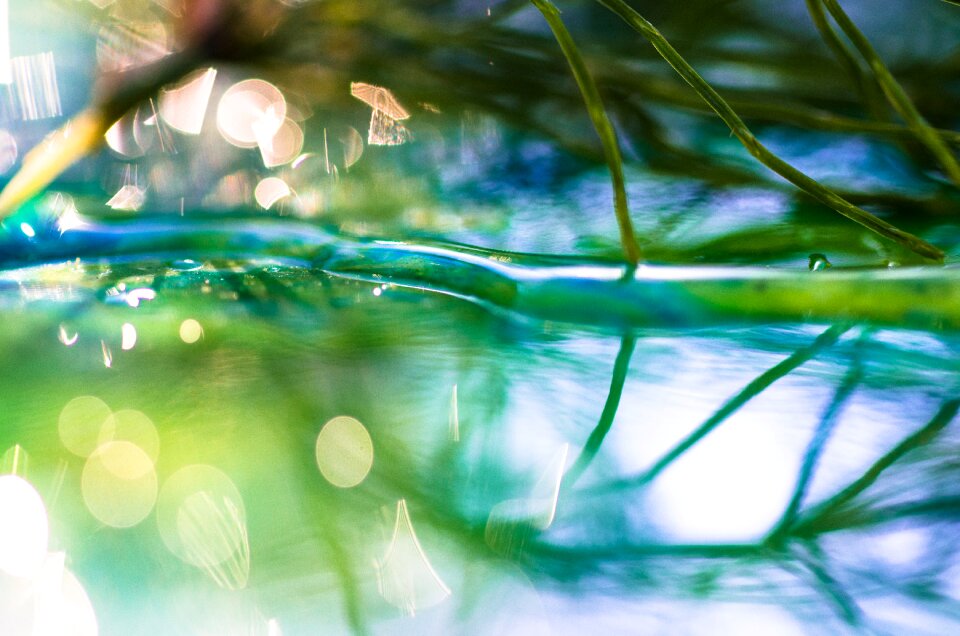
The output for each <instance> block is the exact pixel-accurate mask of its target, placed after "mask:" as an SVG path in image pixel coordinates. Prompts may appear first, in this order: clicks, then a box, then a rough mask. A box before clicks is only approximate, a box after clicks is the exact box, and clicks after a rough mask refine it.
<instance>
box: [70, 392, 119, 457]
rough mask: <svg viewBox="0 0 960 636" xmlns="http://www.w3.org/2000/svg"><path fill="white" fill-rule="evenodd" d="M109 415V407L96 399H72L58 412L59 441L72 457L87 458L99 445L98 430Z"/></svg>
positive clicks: (86, 397)
mask: <svg viewBox="0 0 960 636" xmlns="http://www.w3.org/2000/svg"><path fill="white" fill-rule="evenodd" d="M111 414H112V412H111V411H110V407H109V406H107V405H106V403H104V401H103V400H101V399H100V398H98V397H94V396H92V395H81V396H79V397H75V398H73V399H72V400H70V401H69V402H67V405H66V406H64V407H63V410H61V411H60V418H59V421H58V423H57V430H58V431H59V433H60V441H61V442H62V443H63V445H64V447H66V449H67V450H69V451H70V452H71V453H73V454H74V455H79V456H80V457H88V456H89V455H90V453H92V452H93V451H94V450H96V448H97V446H98V445H99V443H100V430H101V429H102V428H103V424H104V422H106V421H107V418H108V417H110V415H111Z"/></svg>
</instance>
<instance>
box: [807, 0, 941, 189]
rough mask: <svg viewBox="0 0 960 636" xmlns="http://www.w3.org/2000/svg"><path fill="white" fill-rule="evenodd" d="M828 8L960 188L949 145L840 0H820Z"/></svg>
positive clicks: (885, 90) (901, 113)
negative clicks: (911, 97)
mask: <svg viewBox="0 0 960 636" xmlns="http://www.w3.org/2000/svg"><path fill="white" fill-rule="evenodd" d="M819 1H820V2H822V3H823V4H824V6H826V7H827V11H829V12H830V15H831V16H833V19H834V20H835V21H836V23H837V25H838V26H839V27H840V29H841V30H842V31H843V33H844V34H845V35H846V36H847V37H848V38H849V39H850V42H852V43H853V46H854V47H855V48H856V49H857V51H859V52H860V56H861V57H862V58H863V59H864V61H865V62H866V63H867V64H868V65H869V66H870V70H871V71H873V74H874V77H876V80H877V83H878V84H879V85H880V88H881V90H883V93H884V95H886V97H887V101H888V102H889V103H890V105H891V106H893V108H894V110H896V111H897V113H899V114H900V116H901V117H903V120H904V121H905V122H906V124H907V126H909V127H910V129H911V130H913V132H914V134H915V135H916V136H917V139H919V140H920V142H921V143H922V144H923V145H925V146H926V147H927V148H928V149H929V150H930V152H931V153H932V154H933V156H934V157H936V159H937V161H938V162H939V163H940V165H941V167H942V168H943V170H944V172H946V173H947V176H948V177H949V178H950V180H951V181H953V183H955V184H956V185H958V186H960V164H958V163H957V158H956V157H954V156H953V153H951V151H950V148H948V147H947V144H946V142H944V140H943V139H942V138H941V137H940V135H938V134H937V132H936V130H934V128H933V127H932V126H931V125H930V124H929V123H928V122H927V120H926V119H924V117H923V115H921V114H920V111H918V110H917V107H916V106H915V105H914V103H913V100H911V99H910V97H909V96H908V95H907V93H906V91H904V90H903V87H902V86H901V85H900V83H899V82H898V81H897V80H896V78H894V77H893V74H892V73H891V72H890V69H889V68H887V65H886V64H884V62H883V60H882V59H881V58H880V55H878V54H877V51H876V49H874V48H873V45H872V44H870V40H868V39H867V37H866V36H865V35H864V34H863V32H862V31H860V29H858V28H857V25H855V24H854V23H853V20H851V19H850V17H849V16H848V15H847V14H846V12H844V10H843V8H842V7H841V6H840V4H839V3H838V2H837V0H819Z"/></svg>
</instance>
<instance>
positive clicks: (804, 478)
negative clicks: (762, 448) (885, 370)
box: [766, 340, 863, 545]
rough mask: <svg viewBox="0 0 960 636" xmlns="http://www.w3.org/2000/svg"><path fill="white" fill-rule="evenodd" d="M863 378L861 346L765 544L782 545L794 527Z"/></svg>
mask: <svg viewBox="0 0 960 636" xmlns="http://www.w3.org/2000/svg"><path fill="white" fill-rule="evenodd" d="M860 343H862V340H861V341H860V342H859V343H858V344H860ZM862 376H863V365H862V362H861V359H860V351H859V347H858V350H857V351H855V352H854V354H853V360H852V361H851V363H850V369H849V371H848V372H847V374H846V375H845V376H844V378H843V381H842V382H841V383H840V386H838V387H837V390H836V391H835V392H834V394H833V398H832V399H831V400H830V403H829V404H828V405H827V408H826V409H825V410H824V412H823V415H821V416H820V421H819V422H818V423H817V427H816V430H815V431H814V433H813V437H812V438H811V439H810V443H809V444H808V445H807V449H806V451H805V452H804V454H803V463H802V464H801V466H800V474H799V475H798V477H797V485H796V486H795V487H794V490H793V496H792V497H791V498H790V501H789V503H788V504H787V506H786V508H785V509H784V511H783V515H781V517H780V520H779V521H778V522H777V523H776V524H775V525H774V528H773V530H772V531H771V532H770V534H769V536H768V538H767V541H766V543H768V544H771V545H776V544H777V543H778V542H780V541H781V540H782V539H783V538H784V536H785V535H786V533H787V532H788V531H789V529H790V526H791V524H793V522H794V521H795V520H796V518H797V514H798V513H799V512H800V506H801V505H802V504H803V500H804V497H806V495H807V489H808V488H809V486H810V480H811V479H812V478H813V473H814V470H815V469H816V466H817V462H819V461H820V457H821V456H822V455H823V449H824V447H825V446H826V444H827V440H828V439H830V435H831V433H833V431H834V429H835V428H836V425H837V423H838V421H839V418H840V414H841V413H842V412H843V407H844V405H845V404H846V403H847V400H848V399H849V398H850V396H851V395H853V391H854V389H856V387H857V385H858V384H859V383H860V380H861V378H862Z"/></svg>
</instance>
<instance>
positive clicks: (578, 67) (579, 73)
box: [531, 0, 640, 265]
mask: <svg viewBox="0 0 960 636" xmlns="http://www.w3.org/2000/svg"><path fill="white" fill-rule="evenodd" d="M531 2H533V6H535V7H536V8H537V9H538V10H539V11H540V13H542V14H543V17H544V18H546V20H547V24H548V25H550V30H551V31H553V35H554V37H555V38H556V39H557V43H558V44H559V45H560V50H562V51H563V54H564V56H566V58H567V62H568V63H569V64H570V70H571V71H573V77H574V79H576V81H577V86H579V87H580V93H581V94H582V95H583V101H584V102H585V103H586V105H587V112H588V113H589V115H590V120H591V121H592V122H593V127H594V128H596V130H597V135H598V136H599V137H600V143H601V144H602V145H603V156H604V159H606V162H607V167H608V168H609V170H610V179H611V181H613V207H614V211H615V212H616V215H617V225H619V227H620V242H621V244H622V245H623V252H624V255H625V257H626V259H627V262H628V263H630V264H631V265H636V264H637V263H639V262H640V247H639V245H638V244H637V239H636V236H635V234H634V231H633V222H632V221H631V220H630V210H629V208H628V207H627V191H626V187H625V186H624V178H623V158H622V157H621V155H620V145H619V143H618V142H617V134H616V132H614V130H613V125H612V124H611V123H610V118H609V117H607V112H606V110H605V109H604V107H603V100H602V99H601V98H600V91H599V90H598V89H597V84H596V82H594V80H593V77H592V76H591V75H590V71H589V70H588V69H587V64H586V62H585V61H584V60H583V56H582V55H580V50H579V49H578V48H577V45H576V43H575V42H574V41H573V37H571V35H570V32H569V31H567V28H566V26H564V24H563V20H561V19H560V11H559V10H557V7H556V6H554V5H553V3H551V2H550V0H531Z"/></svg>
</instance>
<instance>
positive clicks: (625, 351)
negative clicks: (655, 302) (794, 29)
mask: <svg viewBox="0 0 960 636" xmlns="http://www.w3.org/2000/svg"><path fill="white" fill-rule="evenodd" d="M636 344H637V338H636V336H635V335H633V334H632V333H630V332H628V333H625V334H624V335H623V338H622V339H621V340H620V351H619V352H618V353H617V359H616V361H615V362H614V363H613V376H612V377H611V379H610V391H609V392H608V393H607V401H606V403H604V405H603V411H602V412H601V413H600V421H598V422H597V425H596V427H594V429H593V432H591V433H590V437H588V438H587V442H586V443H585V444H584V446H583V450H582V451H580V455H579V456H578V457H577V459H576V461H575V462H574V463H573V465H572V466H570V469H569V470H567V473H566V475H564V478H563V482H562V483H563V488H564V489H568V488H570V487H572V486H573V485H574V484H575V483H576V482H577V480H578V479H580V476H581V475H583V473H584V471H586V470H587V468H588V467H589V466H590V463H591V462H592V461H593V458H594V457H596V455H597V453H598V452H599V451H600V446H602V445H603V440H604V439H605V438H606V436H607V433H609V432H610V427H611V426H613V420H614V419H615V418H616V416H617V409H619V408H620V397H621V396H622V395H623V384H624V382H625V381H626V379H627V372H628V371H629V369H630V358H631V356H632V355H633V350H634V348H635V347H636Z"/></svg>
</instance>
